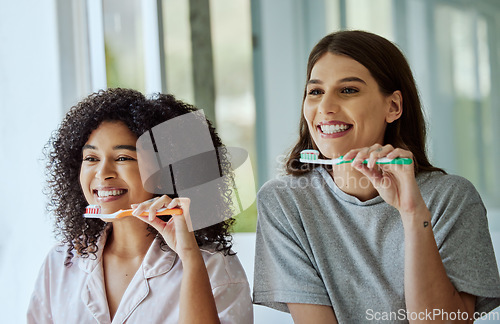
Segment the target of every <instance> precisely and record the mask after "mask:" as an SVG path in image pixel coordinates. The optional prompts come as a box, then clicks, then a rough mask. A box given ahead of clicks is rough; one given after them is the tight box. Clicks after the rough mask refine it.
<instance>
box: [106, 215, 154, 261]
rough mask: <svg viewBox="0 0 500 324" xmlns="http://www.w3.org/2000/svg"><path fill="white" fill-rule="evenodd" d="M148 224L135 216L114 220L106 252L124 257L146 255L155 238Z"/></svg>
mask: <svg viewBox="0 0 500 324" xmlns="http://www.w3.org/2000/svg"><path fill="white" fill-rule="evenodd" d="M147 226H148V225H147V224H146V223H144V222H142V221H141V220H139V219H137V218H135V217H125V218H122V219H119V220H116V221H114V222H113V230H112V231H111V233H110V234H109V236H108V239H107V241H106V246H105V249H106V252H107V253H112V254H114V255H116V256H120V257H124V258H134V257H144V256H145V255H146V253H147V251H148V249H149V247H150V246H151V243H152V242H153V240H154V238H155V235H154V234H153V233H151V232H149V231H148V229H147Z"/></svg>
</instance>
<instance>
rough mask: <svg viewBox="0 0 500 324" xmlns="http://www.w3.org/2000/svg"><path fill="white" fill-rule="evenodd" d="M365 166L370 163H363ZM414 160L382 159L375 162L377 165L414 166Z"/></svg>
mask: <svg viewBox="0 0 500 324" xmlns="http://www.w3.org/2000/svg"><path fill="white" fill-rule="evenodd" d="M363 163H364V164H366V163H368V160H364V161H363ZM412 163H413V160H412V159H410V158H395V159H388V158H380V159H378V160H377V162H375V164H399V165H407V164H412Z"/></svg>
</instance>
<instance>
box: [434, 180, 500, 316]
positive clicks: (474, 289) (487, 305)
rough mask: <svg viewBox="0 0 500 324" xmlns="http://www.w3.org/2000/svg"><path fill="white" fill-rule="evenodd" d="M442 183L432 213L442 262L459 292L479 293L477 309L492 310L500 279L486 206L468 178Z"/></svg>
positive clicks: (497, 294) (499, 290)
mask: <svg viewBox="0 0 500 324" xmlns="http://www.w3.org/2000/svg"><path fill="white" fill-rule="evenodd" d="M450 178H451V179H450ZM451 180H453V181H451ZM442 185H445V186H446V187H447V189H445V188H443V191H441V192H445V194H444V195H443V196H441V199H440V201H439V202H438V203H435V204H434V205H435V207H434V208H431V212H432V213H433V219H435V223H434V224H433V230H434V235H435V238H436V243H437V245H438V249H439V253H440V255H441V259H442V260H443V265H444V267H445V269H446V273H447V275H448V277H449V278H450V281H451V282H452V283H453V285H454V286H455V288H456V289H457V290H458V291H459V292H466V293H469V294H471V295H475V296H477V299H476V309H475V311H476V312H489V311H491V310H493V309H494V308H495V307H497V306H498V305H500V298H499V297H500V278H499V275H498V267H497V264H496V258H495V254H494V250H493V245H492V242H491V237H490V233H489V229H488V220H487V217H486V209H485V207H484V205H483V203H482V201H481V198H480V196H479V194H478V193H477V191H476V189H475V188H474V186H473V185H472V184H471V183H470V182H469V181H467V180H466V179H464V178H461V177H456V176H453V177H449V178H448V179H447V181H446V182H445V183H443V184H442ZM436 190H439V188H436Z"/></svg>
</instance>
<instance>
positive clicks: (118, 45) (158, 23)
mask: <svg viewBox="0 0 500 324" xmlns="http://www.w3.org/2000/svg"><path fill="white" fill-rule="evenodd" d="M340 29H362V30H367V31H371V32H374V33H377V34H379V35H382V36H384V37H386V38H388V39H390V40H392V41H393V42H395V43H396V44H397V45H398V46H399V47H400V49H401V50H402V51H403V52H404V53H405V55H406V57H407V58H408V60H409V62H410V66H411V67H412V69H413V72H414V75H415V78H416V80H417V84H418V86H419V91H420V95H421V98H422V101H423V103H424V107H425V112H426V117H427V122H428V126H429V136H428V147H429V155H430V157H431V161H432V163H433V164H435V165H437V166H439V167H442V168H444V169H445V170H446V171H447V172H449V173H453V174H459V175H461V176H464V177H466V178H468V179H469V180H470V181H472V183H473V184H474V185H475V186H476V188H477V189H478V190H479V192H480V193H481V196H482V198H483V200H484V202H485V204H486V206H487V210H488V217H489V223H490V230H491V232H492V237H493V241H494V245H495V248H496V251H497V253H498V251H500V250H499V249H500V169H499V168H498V162H499V161H500V145H499V144H498V139H499V138H500V127H499V125H496V123H500V91H499V90H500V89H499V86H498V85H499V84H500V1H497V0H272V1H270V0H267V1H266V0H87V1H84V0H17V1H10V0H0V113H1V114H0V116H1V117H0V152H2V153H3V154H4V155H3V158H2V159H0V170H1V172H2V177H1V179H2V181H1V184H2V185H1V186H0V197H1V204H2V207H3V208H2V212H1V216H0V314H1V315H0V317H1V318H2V322H4V323H23V322H25V312H26V308H27V305H28V302H29V297H30V295H31V291H32V288H33V284H34V280H35V278H36V276H37V273H38V269H39V267H40V265H41V263H42V260H43V258H44V257H45V255H46V254H47V252H48V250H49V249H50V248H51V247H52V246H53V244H55V242H56V240H55V239H54V237H53V234H52V227H51V226H52V224H51V220H50V215H48V214H47V213H46V212H45V203H46V200H45V196H44V195H43V187H44V183H45V177H44V163H45V162H44V156H43V153H42V151H43V148H44V145H45V143H46V142H47V140H48V138H49V136H50V134H51V132H52V131H53V130H55V129H56V128H57V125H58V124H59V123H60V121H61V119H62V117H63V116H64V114H65V112H66V111H67V110H68V109H69V108H70V107H71V106H73V105H74V104H75V103H77V102H78V101H79V100H81V99H82V98H84V97H85V96H87V95H88V94H90V93H92V92H94V91H97V90H99V89H103V88H106V87H127V88H134V89H137V90H140V91H142V92H143V93H145V94H146V95H150V94H152V93H155V92H168V93H172V94H174V95H175V96H176V97H177V98H178V99H182V100H184V101H187V102H189V103H192V104H195V105H196V106H198V107H199V108H203V109H204V111H205V114H206V115H207V116H208V117H209V118H210V119H211V120H212V121H213V122H214V123H215V124H216V127H217V129H218V131H219V133H220V135H221V137H222V139H223V141H224V142H225V143H226V145H228V146H237V147H242V148H244V149H246V150H247V151H248V152H249V153H250V157H251V160H252V165H253V170H254V175H255V181H256V186H257V188H256V190H258V188H259V187H260V186H261V185H262V184H263V183H264V182H266V181H267V180H269V179H271V178H273V177H276V176H278V175H279V174H280V173H281V170H282V167H281V162H282V159H283V157H284V154H286V152H287V151H288V150H289V149H290V148H291V146H292V145H293V144H294V142H295V140H296V139H297V130H298V120H299V116H300V107H301V99H302V95H303V88H304V84H305V68H306V63H307V57H308V54H309V52H310V50H311V49H312V47H313V46H314V44H315V43H316V42H317V41H318V40H319V39H321V38H322V37H323V36H324V35H326V34H327V33H330V32H333V31H336V30H340ZM495 85H496V86H495ZM495 89H496V90H495ZM255 224H256V208H255V204H254V205H252V207H250V208H249V209H248V210H247V211H246V212H245V213H243V214H241V215H239V216H238V221H237V228H236V231H237V233H236V235H235V250H236V251H238V252H239V257H240V259H241V261H242V263H243V264H244V266H245V269H246V271H247V275H248V276H249V280H250V281H252V280H253V253H254V245H255V243H254V239H255V235H254V232H255ZM255 311H256V313H255V322H256V323H291V322H292V321H291V318H290V316H289V315H287V314H284V313H280V312H277V311H273V310H268V309H265V308H263V307H260V306H255ZM497 318H498V319H499V321H500V316H499V317H497Z"/></svg>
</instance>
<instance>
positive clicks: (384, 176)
mask: <svg viewBox="0 0 500 324" xmlns="http://www.w3.org/2000/svg"><path fill="white" fill-rule="evenodd" d="M382 157H387V158H390V159H394V158H398V157H400V158H411V159H413V154H412V153H411V152H410V151H408V150H404V149H401V148H394V147H393V146H392V145H384V146H382V145H380V144H375V145H372V146H370V147H364V148H359V149H354V150H351V151H349V152H348V153H347V154H346V155H345V156H344V158H345V159H347V160H350V159H354V161H353V162H352V166H353V167H354V168H355V169H356V170H358V171H359V172H361V173H362V174H363V175H365V176H366V177H367V178H368V179H369V180H370V182H371V183H372V184H373V186H374V187H375V189H376V190H377V191H378V193H379V195H380V196H381V197H382V198H383V199H384V200H385V201H386V202H387V203H388V204H390V205H392V206H393V207H394V208H396V209H397V210H398V211H399V212H400V214H401V217H402V220H403V224H404V223H406V221H410V220H414V216H416V215H417V214H420V215H426V214H427V213H428V210H427V206H426V205H425V202H424V200H423V198H422V195H421V194H420V189H419V187H418V185H417V181H416V179H415V171H414V164H413V163H412V164H409V165H395V164H382V165H377V164H375V161H376V160H377V159H379V158H382ZM365 159H368V163H367V164H363V163H362V161H364V160H365ZM426 218H427V217H426ZM426 221H427V219H426Z"/></svg>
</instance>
